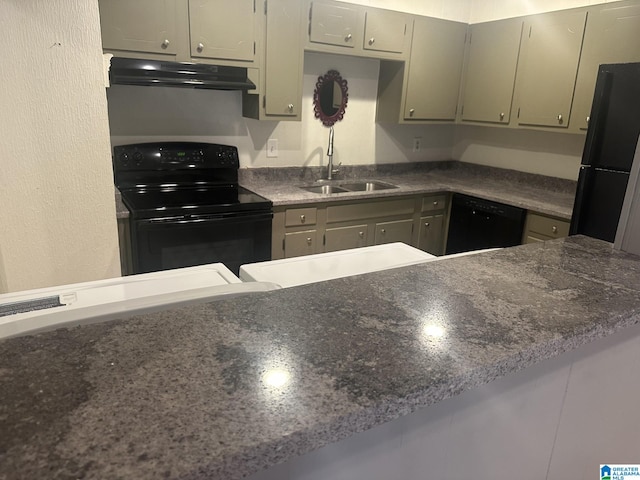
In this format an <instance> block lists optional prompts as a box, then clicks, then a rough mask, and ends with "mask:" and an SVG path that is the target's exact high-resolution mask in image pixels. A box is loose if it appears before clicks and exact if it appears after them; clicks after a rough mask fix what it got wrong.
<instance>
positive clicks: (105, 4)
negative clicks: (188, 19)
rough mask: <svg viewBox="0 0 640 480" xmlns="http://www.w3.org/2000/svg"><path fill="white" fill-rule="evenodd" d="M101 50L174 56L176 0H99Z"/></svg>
mask: <svg viewBox="0 0 640 480" xmlns="http://www.w3.org/2000/svg"><path fill="white" fill-rule="evenodd" d="M98 5H99V7H100V27H101V29H102V48H103V49H104V50H128V51H135V52H147V53H164V54H168V55H175V54H176V52H177V49H176V47H177V43H178V42H177V39H176V8H177V0H136V1H131V0H100V2H99V4H98Z"/></svg>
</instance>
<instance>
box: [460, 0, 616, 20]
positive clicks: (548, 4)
mask: <svg viewBox="0 0 640 480" xmlns="http://www.w3.org/2000/svg"><path fill="white" fill-rule="evenodd" d="M615 1H619V0H469V2H470V4H471V8H470V12H469V18H468V19H467V21H468V22H469V23H478V22H487V21H490V20H498V19H501V18H509V17H519V16H522V15H531V14H535V13H543V12H551V11H554V10H564V9H567V8H576V7H584V6H587V5H597V4H599V3H610V2H615Z"/></svg>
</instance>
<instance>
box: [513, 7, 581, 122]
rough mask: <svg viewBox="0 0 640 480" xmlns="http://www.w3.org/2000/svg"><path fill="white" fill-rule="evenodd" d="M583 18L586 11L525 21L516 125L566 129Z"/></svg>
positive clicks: (578, 58) (565, 12)
mask: <svg viewBox="0 0 640 480" xmlns="http://www.w3.org/2000/svg"><path fill="white" fill-rule="evenodd" d="M586 18H587V11H586V9H575V10H568V11H558V12H551V13H544V14H540V15H534V16H531V17H528V18H527V20H526V21H525V24H524V32H523V40H522V50H521V53H520V59H519V61H518V80H517V87H516V98H517V104H518V124H519V125H531V126H539V127H553V128H563V129H565V128H567V126H568V125H569V116H570V113H571V102H572V100H573V92H574V87H575V82H576V74H577V72H578V63H579V60H580V50H581V47H582V37H583V33H584V28H585V22H586Z"/></svg>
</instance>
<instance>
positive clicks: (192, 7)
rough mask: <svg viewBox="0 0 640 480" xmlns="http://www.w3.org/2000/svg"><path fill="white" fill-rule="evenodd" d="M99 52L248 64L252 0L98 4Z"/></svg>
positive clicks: (108, 0) (254, 37) (256, 30)
mask: <svg viewBox="0 0 640 480" xmlns="http://www.w3.org/2000/svg"><path fill="white" fill-rule="evenodd" d="M98 5H99V7H100V25H101V28H102V48H103V49H104V50H105V51H107V52H111V53H113V54H114V55H116V56H120V57H134V58H135V57H140V58H149V59H158V60H175V61H183V62H188V61H196V62H201V63H221V64H229V65H241V66H242V65H246V66H254V65H256V64H257V63H258V62H257V57H256V49H257V48H258V47H259V41H258V40H259V37H260V23H259V21H258V15H257V12H256V8H255V2H254V0H99V3H98Z"/></svg>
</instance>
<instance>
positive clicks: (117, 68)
mask: <svg viewBox="0 0 640 480" xmlns="http://www.w3.org/2000/svg"><path fill="white" fill-rule="evenodd" d="M109 78H110V81H111V84H112V85H141V86H162V87H182V88H205V89H213V90H253V89H255V88H256V86H255V84H254V83H253V82H252V81H251V80H249V79H248V78H247V69H246V68H243V67H228V66H221V65H205V64H199V63H179V62H165V61H159V60H142V59H138V58H120V57H114V58H112V59H111V68H110V69H109Z"/></svg>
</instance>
